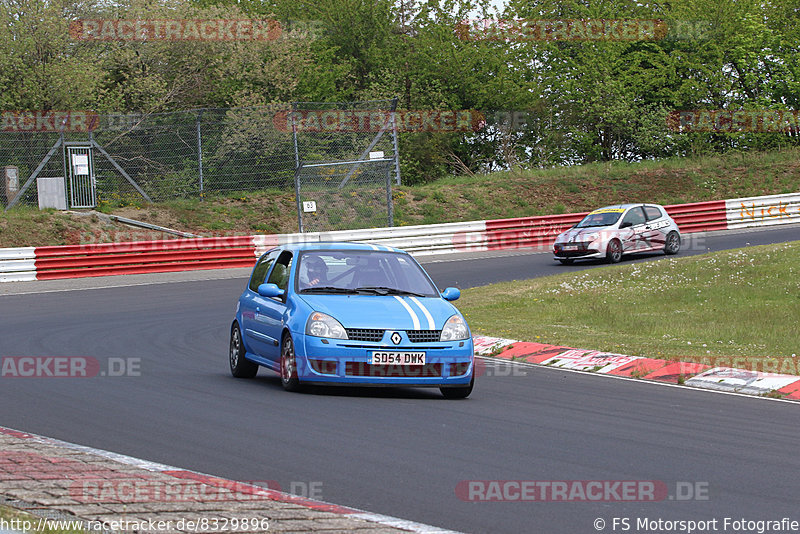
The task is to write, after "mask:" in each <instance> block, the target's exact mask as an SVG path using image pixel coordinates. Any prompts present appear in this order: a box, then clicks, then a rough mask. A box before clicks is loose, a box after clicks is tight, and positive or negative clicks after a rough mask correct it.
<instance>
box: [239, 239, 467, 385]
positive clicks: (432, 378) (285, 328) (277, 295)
mask: <svg viewBox="0 0 800 534" xmlns="http://www.w3.org/2000/svg"><path fill="white" fill-rule="evenodd" d="M459 296H460V292H459V290H458V289H456V288H454V287H449V288H447V289H445V290H444V291H442V292H439V290H438V289H437V288H436V286H435V285H434V283H433V281H432V280H431V278H430V277H429V276H428V274H427V273H426V272H425V271H424V270H423V269H422V267H421V266H420V265H419V264H418V263H417V262H416V260H415V259H414V258H412V257H411V255H409V254H408V253H407V252H404V251H402V250H398V249H395V248H390V247H386V246H378V245H369V244H361V243H299V244H291V245H285V246H281V247H278V248H274V249H272V250H269V251H267V252H266V253H265V254H264V255H262V256H261V257H260V258H259V259H258V261H257V262H256V264H255V267H254V268H253V272H252V274H251V276H250V281H249V282H248V284H247V287H246V288H245V290H244V292H243V293H242V295H241V296H240V297H239V302H238V304H237V306H236V317H235V319H234V321H233V324H232V325H231V339H230V368H231V373H232V374H233V376H235V377H238V378H252V377H254V376H256V373H257V372H258V368H259V366H264V367H267V368H269V369H272V370H273V371H276V372H278V373H279V374H280V377H281V383H282V384H283V387H284V388H285V389H286V390H288V391H296V390H298V389H300V388H301V386H303V385H306V384H317V385H355V386H413V387H438V388H440V390H441V392H442V394H443V395H444V396H445V397H447V398H452V399H462V398H466V397H468V396H469V394H470V393H471V392H472V387H473V384H474V374H473V361H474V355H473V344H472V337H471V335H470V331H469V327H468V326H467V323H466V321H465V320H464V317H463V316H462V315H461V314H460V313H459V311H458V310H457V309H456V307H455V306H453V305H452V304H451V303H450V301H453V300H456V299H457V298H458V297H459Z"/></svg>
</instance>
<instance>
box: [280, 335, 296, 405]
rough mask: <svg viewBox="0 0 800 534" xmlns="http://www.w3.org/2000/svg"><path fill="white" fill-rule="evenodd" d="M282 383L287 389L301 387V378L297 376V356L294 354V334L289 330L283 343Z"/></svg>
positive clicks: (294, 389) (293, 389) (284, 336)
mask: <svg viewBox="0 0 800 534" xmlns="http://www.w3.org/2000/svg"><path fill="white" fill-rule="evenodd" d="M281 384H282V385H283V389H285V390H286V391H297V390H298V389H300V379H299V378H297V358H295V354H294V343H293V342H292V336H290V335H289V333H288V332H287V333H286V334H284V335H283V343H282V344H281Z"/></svg>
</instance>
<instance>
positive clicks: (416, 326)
mask: <svg viewBox="0 0 800 534" xmlns="http://www.w3.org/2000/svg"><path fill="white" fill-rule="evenodd" d="M392 296H393V297H394V298H395V299H397V302H399V303H400V304H402V305H403V307H404V308H405V309H406V311H407V312H408V314H409V315H410V316H411V320H412V321H413V322H414V330H419V329H420V328H419V326H420V323H419V317H417V314H416V313H415V312H414V310H413V309H411V306H409V305H408V303H407V302H406V301H405V300H403V299H402V298H400V297H398V296H397V295H392Z"/></svg>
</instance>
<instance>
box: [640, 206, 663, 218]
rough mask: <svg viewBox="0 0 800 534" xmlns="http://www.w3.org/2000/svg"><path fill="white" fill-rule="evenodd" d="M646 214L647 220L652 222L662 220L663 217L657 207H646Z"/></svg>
mask: <svg viewBox="0 0 800 534" xmlns="http://www.w3.org/2000/svg"><path fill="white" fill-rule="evenodd" d="M644 212H645V213H646V214H647V220H648V221H652V220H653V219H660V218H661V216H662V215H663V214H662V213H661V210H660V209H659V208H657V207H655V206H645V207H644Z"/></svg>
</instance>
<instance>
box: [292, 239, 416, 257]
mask: <svg viewBox="0 0 800 534" xmlns="http://www.w3.org/2000/svg"><path fill="white" fill-rule="evenodd" d="M277 248H282V249H284V250H291V251H293V252H299V251H303V250H369V251H375V250H377V251H383V252H399V253H402V254H408V253H407V252H405V251H404V250H400V249H398V248H394V247H389V246H386V245H373V244H371V243H354V242H348V241H313V242H307V243H287V244H285V245H279V246H278V247H277Z"/></svg>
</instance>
